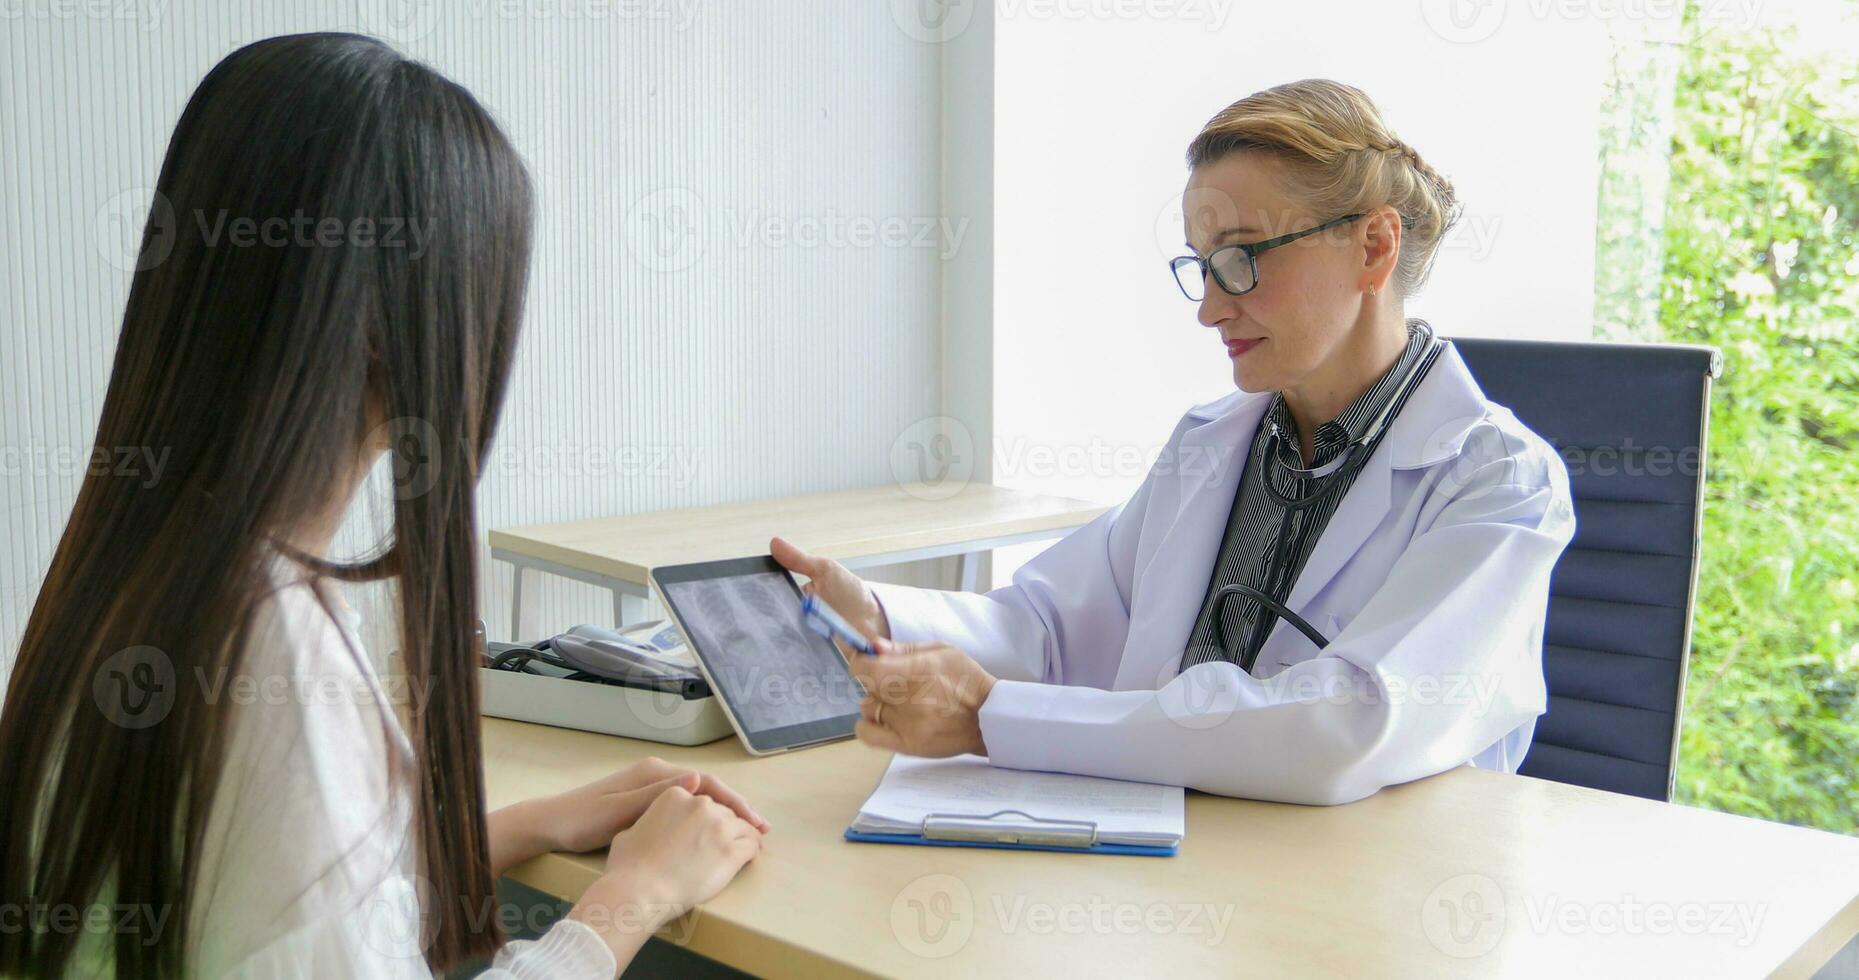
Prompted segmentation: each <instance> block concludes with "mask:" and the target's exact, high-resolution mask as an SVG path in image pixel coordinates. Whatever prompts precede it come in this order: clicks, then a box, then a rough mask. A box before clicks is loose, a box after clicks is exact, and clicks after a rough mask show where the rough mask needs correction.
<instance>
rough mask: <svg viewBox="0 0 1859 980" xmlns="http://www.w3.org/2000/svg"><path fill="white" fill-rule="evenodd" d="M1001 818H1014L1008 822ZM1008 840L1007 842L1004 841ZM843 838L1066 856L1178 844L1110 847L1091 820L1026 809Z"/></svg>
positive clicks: (942, 817)
mask: <svg viewBox="0 0 1859 980" xmlns="http://www.w3.org/2000/svg"><path fill="white" fill-rule="evenodd" d="M1002 817H1018V818H1020V819H1019V820H1017V821H1013V822H1009V823H999V822H997V821H998V820H1000V818H1002ZM1007 837H1011V838H1012V839H1011V840H1008V839H1004V838H1007ZM846 840H849V841H855V842H857V843H861V844H920V845H923V846H925V847H988V848H995V849H998V850H1004V851H1063V852H1066V853H1070V854H1129V855H1136V856H1140V857H1174V856H1175V851H1176V850H1177V849H1178V848H1179V846H1180V845H1179V844H1168V845H1146V844H1112V843H1108V842H1105V841H1100V840H1098V839H1097V824H1095V823H1092V822H1091V821H1089V820H1048V819H1041V818H1039V817H1035V816H1033V815H1032V814H1030V813H1027V812H1026V811H1024V810H996V811H995V812H993V813H986V814H982V813H932V814H930V815H929V816H926V817H924V818H923V825H922V829H921V830H920V831H919V832H918V833H914V834H910V833H889V832H886V833H874V832H870V831H862V830H854V829H852V828H851V827H847V828H846Z"/></svg>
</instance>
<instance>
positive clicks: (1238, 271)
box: [1168, 212, 1410, 303]
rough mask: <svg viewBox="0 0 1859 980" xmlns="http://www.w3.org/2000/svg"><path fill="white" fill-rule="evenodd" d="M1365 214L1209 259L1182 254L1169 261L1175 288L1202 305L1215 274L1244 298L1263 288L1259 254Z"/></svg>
mask: <svg viewBox="0 0 1859 980" xmlns="http://www.w3.org/2000/svg"><path fill="white" fill-rule="evenodd" d="M1364 214H1367V212H1363V213H1362V214H1345V215H1343V216H1342V217H1340V218H1336V219H1334V220H1332V221H1325V222H1324V223H1323V224H1320V225H1318V226H1317V227H1315V228H1306V229H1304V230H1303V231H1294V232H1292V233H1291V234H1289V235H1279V236H1278V237H1277V238H1268V239H1266V240H1265V241H1262V242H1247V243H1245V244H1241V245H1223V246H1221V247H1220V248H1216V249H1214V250H1213V252H1212V253H1210V254H1209V255H1208V256H1207V257H1206V258H1204V259H1203V258H1201V257H1200V256H1198V255H1182V256H1177V257H1175V258H1172V259H1170V260H1168V268H1169V271H1170V272H1173V273H1174V274H1175V285H1177V286H1180V287H1181V295H1183V296H1186V297H1187V298H1188V299H1190V300H1192V301H1194V302H1196V303H1198V302H1200V301H1201V299H1202V298H1203V297H1204V296H1205V290H1206V287H1207V274H1208V273H1210V272H1211V273H1213V277H1214V282H1217V283H1219V284H1220V288H1221V289H1224V290H1226V291H1227V292H1229V293H1231V294H1233V295H1234V296H1244V295H1245V294H1247V293H1249V292H1252V290H1253V289H1255V288H1256V287H1257V286H1258V285H1259V253H1260V252H1264V251H1267V250H1269V249H1274V248H1277V247H1278V246H1280V245H1288V244H1290V243H1291V242H1295V241H1297V240H1298V239H1300V238H1304V237H1307V236H1310V235H1315V234H1316V233H1317V232H1320V231H1328V230H1329V229H1331V228H1334V227H1336V226H1337V225H1344V224H1348V223H1349V222H1351V221H1354V220H1356V219H1357V218H1360V217H1362V216H1363V215H1364ZM1409 224H1410V222H1408V221H1407V220H1406V219H1402V221H1401V227H1403V228H1406V227H1408V226H1409Z"/></svg>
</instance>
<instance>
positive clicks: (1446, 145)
mask: <svg viewBox="0 0 1859 980" xmlns="http://www.w3.org/2000/svg"><path fill="white" fill-rule="evenodd" d="M1464 6H1465V7H1466V10H1467V11H1468V12H1469V14H1479V15H1480V16H1483V15H1487V14H1490V13H1492V12H1493V11H1496V12H1497V14H1498V21H1497V23H1495V24H1493V23H1491V22H1489V21H1485V22H1483V23H1480V22H1477V21H1476V20H1474V21H1472V22H1469V23H1465V24H1463V25H1461V24H1459V22H1455V21H1453V20H1451V19H1450V13H1451V11H1450V10H1449V9H1447V7H1446V4H1444V3H1440V4H1433V3H1420V4H1416V3H1395V4H1370V3H1340V2H1334V0H1331V2H1313V3H1258V2H1244V3H1235V2H1231V0H1143V2H1140V3H1137V2H1129V3H1115V2H1109V0H1105V2H1093V0H1049V2H1047V0H999V2H998V3H997V4H996V8H995V9H996V20H997V24H996V31H997V38H996V45H997V50H998V59H997V69H996V113H997V117H996V120H995V131H994V139H995V146H996V152H997V162H996V171H995V180H996V193H995V199H996V202H997V208H996V212H995V223H996V229H997V238H996V244H995V255H996V270H995V283H996V285H995V327H994V336H995V363H994V376H995V378H996V386H995V417H994V437H995V441H994V477H995V482H997V483H1002V484H1005V485H1008V486H1016V487H1024V488H1028V489H1038V490H1044V491H1047V492H1053V493H1062V494H1067V495H1071V496H1078V497H1085V498H1090V499H1096V500H1099V501H1102V502H1105V503H1110V502H1116V501H1120V500H1122V499H1124V498H1125V497H1127V495H1128V494H1129V493H1130V492H1132V491H1133V490H1134V489H1135V487H1136V485H1137V484H1138V483H1139V482H1140V481H1141V478H1142V476H1143V474H1144V473H1145V472H1146V470H1147V465H1148V463H1149V461H1151V460H1152V459H1153V457H1154V454H1155V452H1156V451H1157V450H1158V449H1159V448H1160V445H1161V443H1162V441H1163V440H1164V439H1166V438H1167V435H1168V433H1169V431H1170V430H1171V429H1172V428H1173V426H1174V423H1175V421H1176V420H1177V419H1178V418H1179V417H1180V415H1181V413H1182V412H1183V411H1184V410H1186V408H1187V407H1188V406H1189V405H1191V404H1194V403H1196V402H1200V401H1205V400H1207V399H1210V398H1214V397H1217V396H1219V395H1222V394H1224V393H1226V392H1228V391H1231V390H1232V381H1231V373H1230V370H1231V369H1230V367H1229V362H1228V360H1227V357H1226V353H1225V351H1224V349H1223V348H1222V347H1221V346H1220V344H1219V340H1218V338H1217V337H1216V336H1214V334H1213V332H1212V331H1210V330H1208V329H1206V328H1203V327H1201V326H1200V325H1199V324H1198V323H1197V322H1196V321H1195V319H1194V316H1195V307H1194V304H1192V303H1189V302H1187V301H1186V300H1184V299H1183V298H1182V297H1181V294H1180V293H1179V291H1178V290H1177V289H1176V287H1175V284H1174V282H1173V281H1172V280H1171V279H1170V278H1169V274H1168V272H1167V269H1166V267H1165V263H1166V261H1167V259H1168V258H1170V257H1172V256H1175V255H1179V254H1181V253H1182V251H1183V247H1182V228H1181V219H1180V213H1181V212H1180V201H1179V198H1180V191H1181V187H1182V184H1183V183H1184V182H1185V181H1186V179H1187V171H1186V168H1185V164H1184V163H1183V156H1184V153H1185V151H1186V149H1187V145H1188V142H1189V141H1190V140H1191V139H1192V138H1193V136H1194V135H1195V134H1196V133H1197V132H1198V131H1199V130H1200V127H1201V125H1202V124H1203V123H1205V122H1206V120H1207V119H1208V118H1209V117H1211V116H1212V115H1213V114H1214V113H1215V112H1217V111H1219V110H1220V109H1221V108H1223V107H1225V106H1226V105H1227V104H1229V103H1231V102H1233V101H1234V100H1236V99H1238V98H1240V97H1242V96H1245V95H1247V94H1249V93H1251V92H1254V91H1257V90H1259V89H1262V88H1267V87H1270V86H1272V85H1275V84H1278V83H1281V82H1287V81H1293V80H1296V79H1300V78H1308V77H1330V78H1335V79H1338V80H1340V81H1345V82H1348V83H1350V84H1354V85H1356V86H1358V87H1360V88H1362V89H1363V90H1365V91H1366V92H1368V94H1369V95H1370V96H1371V97H1372V98H1374V99H1375V100H1376V101H1377V102H1378V103H1379V104H1380V106H1381V107H1382V110H1383V111H1384V113H1385V114H1386V115H1387V116H1388V117H1389V119H1390V122H1391V123H1392V125H1393V126H1394V128H1395V130H1396V132H1397V133H1399V134H1400V135H1401V137H1402V138H1403V139H1405V140H1406V141H1407V142H1408V143H1409V144H1411V145H1413V146H1414V147H1416V148H1417V149H1419V151H1420V152H1421V153H1422V154H1423V155H1425V156H1426V157H1427V158H1428V160H1429V161H1430V162H1432V163H1433V164H1434V165H1435V166H1436V167H1437V168H1438V169H1440V170H1441V171H1442V172H1443V173H1445V174H1446V175H1447V177H1448V178H1449V179H1451V180H1452V181H1453V182H1454V185H1455V186H1456V188H1457V189H1458V191H1459V193H1460V195H1461V197H1462V199H1463V200H1464V201H1465V202H1466V211H1465V217H1464V219H1463V222H1462V223H1461V225H1460V226H1459V228H1458V229H1457V231H1456V232H1455V233H1454V234H1453V235H1452V236H1451V237H1449V238H1448V240H1447V241H1446V243H1445V246H1444V248H1443V250H1442V252H1441V256H1440V259H1439V262H1438V264H1437V267H1436V269H1435V272H1434V276H1433V279H1432V286H1431V288H1430V289H1429V290H1428V291H1426V292H1424V293H1423V294H1422V295H1420V296H1419V297H1416V299H1415V301H1414V302H1412V303H1411V304H1410V308H1409V312H1410V313H1411V314H1414V315H1419V316H1425V317H1427V318H1428V319H1429V320H1431V322H1433V324H1434V325H1435V326H1436V327H1438V328H1439V329H1440V330H1441V331H1442V332H1445V333H1459V334H1468V335H1490V336H1514V337H1536V338H1564V339H1566V338H1577V337H1585V336H1588V335H1589V332H1590V320H1591V319H1592V309H1593V297H1592V284H1593V278H1594V268H1593V254H1594V217H1593V216H1594V197H1595V181H1596V175H1597V171H1596V153H1595V150H1596V113H1597V107H1598V97H1599V94H1600V88H1599V86H1600V78H1601V68H1602V60H1601V54H1602V52H1603V50H1604V47H1603V45H1602V43H1601V41H1602V36H1603V33H1604V32H1603V26H1604V25H1602V24H1599V23H1597V22H1592V21H1586V20H1581V19H1575V20H1569V19H1564V18H1560V17H1556V16H1549V17H1545V18H1541V19H1538V18H1534V17H1531V16H1530V15H1529V14H1528V10H1529V9H1530V8H1528V7H1527V6H1526V5H1524V4H1522V3H1510V4H1508V5H1507V4H1504V3H1496V4H1483V5H1476V4H1472V5H1464ZM1507 6H1508V8H1509V10H1508V16H1505V9H1506V7H1507ZM1481 11H1482V12H1483V14H1480V12H1481ZM1435 25H1438V26H1437V27H1436V26H1435ZM1034 550H1036V549H1034ZM1015 554H1016V555H1017V556H1018V557H1021V558H1023V557H1024V552H1023V551H1016V553H1015ZM1008 563H1009V564H1016V563H1017V561H1015V560H1013V559H1012V558H1011V556H1010V558H1009V561H1008Z"/></svg>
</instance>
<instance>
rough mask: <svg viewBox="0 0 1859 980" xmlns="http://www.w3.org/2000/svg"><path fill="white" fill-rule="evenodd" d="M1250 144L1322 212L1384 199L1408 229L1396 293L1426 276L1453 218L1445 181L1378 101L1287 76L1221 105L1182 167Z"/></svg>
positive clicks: (1292, 190) (1324, 215)
mask: <svg viewBox="0 0 1859 980" xmlns="http://www.w3.org/2000/svg"><path fill="white" fill-rule="evenodd" d="M1242 150H1256V151H1261V152H1264V153H1266V154H1269V155H1271V156H1273V157H1275V158H1277V159H1278V160H1280V161H1281V162H1283V163H1284V164H1286V166H1284V167H1283V170H1282V172H1283V176H1284V182H1285V191H1286V193H1288V194H1289V195H1291V197H1292V198H1293V199H1295V200H1297V201H1298V202H1299V203H1301V204H1303V205H1304V206H1305V207H1308V208H1310V209H1311V210H1312V211H1313V212H1315V213H1316V214H1317V216H1318V217H1319V218H1320V219H1322V220H1328V219H1329V218H1332V217H1338V216H1341V215H1345V214H1355V213H1356V212H1359V211H1367V210H1369V209H1370V208H1375V207H1379V206H1381V205H1383V204H1386V205H1389V206H1391V207H1393V208H1394V210H1396V211H1398V212H1400V215H1401V218H1402V224H1403V225H1404V226H1406V229H1407V230H1406V233H1405V234H1404V235H1403V236H1402V238H1401V254H1400V258H1399V259H1398V261H1397V263H1396V265H1395V281H1396V283H1397V285H1398V286H1399V288H1400V290H1401V293H1400V294H1401V295H1402V296H1408V295H1412V294H1413V293H1414V292H1415V291H1417V290H1419V289H1420V287H1421V286H1422V285H1424V284H1425V283H1426V279H1427V274H1428V273H1429V272H1431V271H1432V266H1433V257H1434V255H1435V254H1436V253H1437V252H1438V251H1439V245H1440V241H1441V240H1442V239H1444V238H1445V236H1446V231H1447V229H1449V228H1451V227H1452V226H1453V224H1454V223H1455V222H1457V221H1458V219H1459V213H1460V205H1459V200H1458V197H1457V195H1455V194H1454V193H1453V189H1452V184H1451V182H1449V181H1447V180H1446V178H1444V177H1442V176H1440V174H1439V172H1438V171H1436V170H1434V169H1433V168H1432V167H1431V166H1429V165H1428V164H1427V162H1426V161H1425V160H1422V159H1421V158H1420V154H1419V153H1417V152H1415V151H1414V148H1413V147H1411V146H1408V145H1407V144H1406V143H1403V142H1401V140H1400V139H1399V138H1398V137H1396V136H1395V135H1394V131H1393V130H1391V129H1389V128H1388V124H1387V122H1386V121H1385V120H1383V119H1382V118H1381V111H1380V110H1379V109H1377V108H1376V107H1375V103H1374V102H1373V101H1371V100H1370V99H1369V97H1368V96H1367V95H1366V94H1364V93H1363V92H1362V90H1361V89H1358V88H1355V87H1354V86H1350V85H1344V84H1342V83H1341V82H1333V81H1330V80H1329V79H1324V78H1310V79H1305V80H1304V81H1301V82H1289V83H1287V84H1284V85H1279V86H1276V87H1274V88H1268V89H1266V90H1265V91H1263V92H1256V93H1254V94H1252V95H1248V96H1246V97H1245V98H1243V99H1240V100H1239V101H1238V102H1235V103H1233V104H1232V105H1230V106H1227V107H1226V108H1225V109H1222V110H1220V112H1219V114H1218V115H1216V116H1214V117H1213V118H1212V119H1209V120H1208V121H1207V125H1205V126H1203V127H1201V132H1200V135H1199V136H1196V137H1194V142H1193V143H1191V144H1189V145H1188V166H1189V167H1190V168H1193V167H1199V166H1202V165H1203V164H1208V163H1212V162H1214V161H1215V160H1219V159H1221V158H1222V157H1225V156H1227V155H1228V154H1231V153H1237V152H1240V151H1242Z"/></svg>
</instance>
